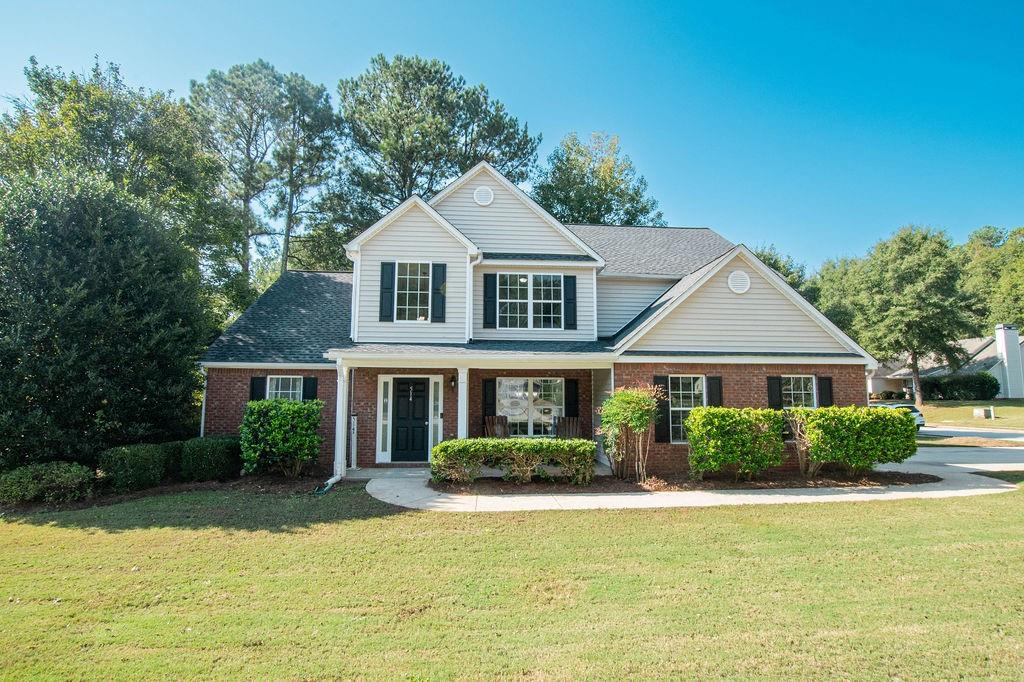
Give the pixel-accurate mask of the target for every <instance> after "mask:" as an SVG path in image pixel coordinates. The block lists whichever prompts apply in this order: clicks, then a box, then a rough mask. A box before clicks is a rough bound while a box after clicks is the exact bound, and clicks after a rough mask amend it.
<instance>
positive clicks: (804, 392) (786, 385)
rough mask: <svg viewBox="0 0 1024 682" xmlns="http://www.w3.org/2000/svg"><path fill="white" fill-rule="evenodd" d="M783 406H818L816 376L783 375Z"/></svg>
mask: <svg viewBox="0 0 1024 682" xmlns="http://www.w3.org/2000/svg"><path fill="white" fill-rule="evenodd" d="M782 407H783V408H787V407H817V400H816V398H815V393H814V377H813V376H789V377H782Z"/></svg>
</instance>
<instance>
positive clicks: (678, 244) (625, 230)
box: [566, 225, 733, 277]
mask: <svg viewBox="0 0 1024 682" xmlns="http://www.w3.org/2000/svg"><path fill="white" fill-rule="evenodd" d="M566 227H568V228H569V229H570V230H572V232H573V233H574V234H575V235H576V236H577V237H579V238H580V239H582V240H583V241H584V242H586V243H587V244H588V245H589V246H590V248H592V249H594V251H597V253H598V254H600V256H601V257H602V258H604V260H605V263H606V265H605V269H604V271H603V274H605V275H612V274H621V275H667V276H672V277H684V276H686V275H688V274H690V273H691V272H693V271H694V270H696V269H697V268H699V267H700V266H702V265H704V264H705V263H707V262H708V261H710V260H714V259H715V258H717V257H718V256H720V255H722V254H723V253H725V252H726V251H728V250H729V249H731V248H732V247H733V244H732V243H731V242H729V241H728V240H726V239H725V238H724V237H722V236H721V235H720V234H718V233H717V232H715V231H714V230H709V229H708V228H706V227H627V226H619V225H566Z"/></svg>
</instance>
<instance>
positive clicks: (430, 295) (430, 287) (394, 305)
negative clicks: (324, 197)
mask: <svg viewBox="0 0 1024 682" xmlns="http://www.w3.org/2000/svg"><path fill="white" fill-rule="evenodd" d="M385 262H387V261H385ZM390 262H392V263H394V264H395V295H394V297H393V299H392V301H391V310H392V311H393V314H392V320H391V321H392V322H393V323H394V324H410V323H412V324H424V323H426V324H430V323H431V322H432V321H433V320H431V318H432V317H433V316H434V308H433V304H434V301H433V299H434V261H422V260H396V261H390ZM424 264H426V266H427V319H425V320H400V319H398V266H399V265H424ZM408 277H409V276H408V275H406V278H408ZM408 307H409V306H406V308H408ZM416 307H417V308H418V307H419V306H416ZM446 316H447V315H446Z"/></svg>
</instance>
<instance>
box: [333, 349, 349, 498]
mask: <svg viewBox="0 0 1024 682" xmlns="http://www.w3.org/2000/svg"><path fill="white" fill-rule="evenodd" d="M335 369H336V371H337V374H338V385H337V390H336V391H335V398H334V479H340V478H341V477H342V476H344V475H345V469H346V466H347V458H346V456H345V446H346V445H347V443H348V439H347V435H348V434H347V433H346V432H347V430H348V418H347V416H348V411H349V410H348V385H349V377H348V367H347V366H346V365H344V364H343V363H342V362H341V359H340V358H339V359H338V362H337V365H336V367H335ZM332 485H333V484H332Z"/></svg>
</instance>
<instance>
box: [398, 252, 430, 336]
mask: <svg viewBox="0 0 1024 682" xmlns="http://www.w3.org/2000/svg"><path fill="white" fill-rule="evenodd" d="M395 320H397V321H399V322H427V321H428V320H430V263H398V265H397V275H396V278H395Z"/></svg>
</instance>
